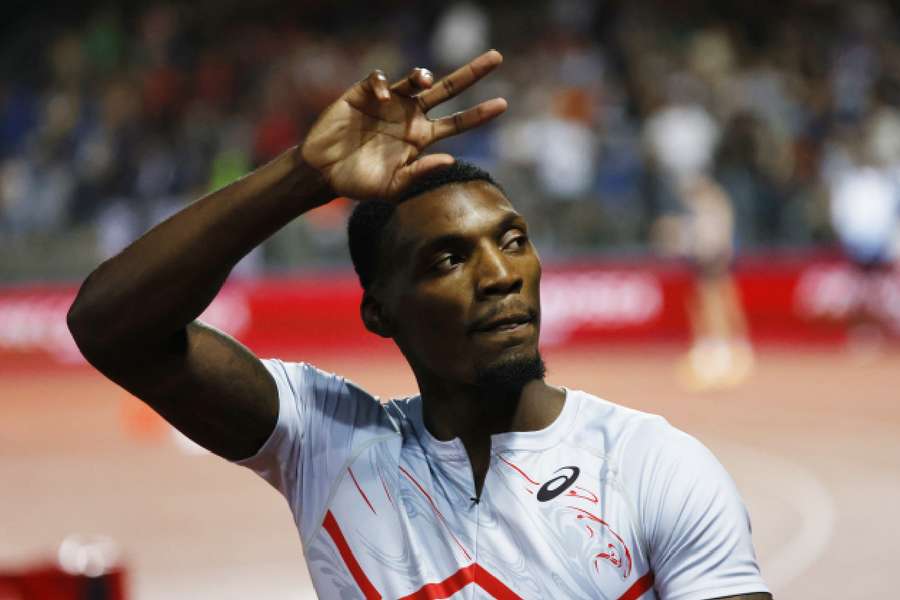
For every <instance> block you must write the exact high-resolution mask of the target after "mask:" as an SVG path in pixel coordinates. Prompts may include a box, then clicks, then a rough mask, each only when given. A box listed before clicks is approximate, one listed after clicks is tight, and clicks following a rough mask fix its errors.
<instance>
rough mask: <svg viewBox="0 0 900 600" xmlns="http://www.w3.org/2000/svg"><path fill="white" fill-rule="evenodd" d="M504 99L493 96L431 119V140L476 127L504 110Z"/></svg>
mask: <svg viewBox="0 0 900 600" xmlns="http://www.w3.org/2000/svg"><path fill="white" fill-rule="evenodd" d="M506 106H507V104H506V100H504V99H503V98H494V99H493V100H486V101H485V102H482V103H481V104H477V105H475V106H473V107H472V108H470V109H468V110H464V111H462V112H458V113H454V114H452V115H449V116H447V117H443V118H440V119H437V120H435V121H432V140H431V141H432V142H434V141H437V140H440V139H443V138H445V137H449V136H451V135H456V134H457V133H462V132H463V131H466V130H467V129H472V128H473V127H478V126H479V125H483V124H484V123H487V122H488V121H490V120H491V119H493V118H494V117H496V116H498V115H501V114H503V112H504V111H506Z"/></svg>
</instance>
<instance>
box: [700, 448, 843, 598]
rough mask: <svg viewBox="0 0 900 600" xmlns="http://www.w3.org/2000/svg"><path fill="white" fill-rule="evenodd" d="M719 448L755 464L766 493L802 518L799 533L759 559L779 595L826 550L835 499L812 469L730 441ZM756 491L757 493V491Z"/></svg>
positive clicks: (754, 469)
mask: <svg viewBox="0 0 900 600" xmlns="http://www.w3.org/2000/svg"><path fill="white" fill-rule="evenodd" d="M717 446H718V447H719V448H722V449H723V451H724V452H723V454H725V455H726V456H728V457H729V458H736V459H738V460H739V461H741V462H742V463H743V464H746V465H752V466H753V472H754V473H755V474H757V475H760V474H764V476H765V479H766V481H767V485H766V491H767V492H768V493H770V494H771V495H774V496H777V497H778V498H779V499H781V500H783V501H784V502H785V503H786V504H788V505H789V506H791V507H792V508H793V509H794V510H795V511H796V513H797V514H798V515H800V519H801V522H800V526H799V531H798V533H797V534H796V535H794V536H792V537H791V538H790V539H788V540H787V541H786V542H785V543H784V544H782V545H781V547H779V548H778V549H777V550H776V551H775V552H772V553H770V554H769V555H768V556H766V557H761V558H760V569H761V570H762V575H763V578H764V579H765V580H766V583H767V584H768V585H769V588H770V589H771V591H772V593H773V594H774V595H776V596H777V594H778V593H779V592H780V591H782V590H783V589H784V588H786V587H787V586H788V585H789V584H790V583H791V582H793V581H794V580H795V579H797V578H798V577H800V576H801V575H802V574H803V573H804V572H805V571H806V570H807V569H809V568H810V567H811V566H812V565H814V564H815V563H816V561H818V560H819V558H820V557H821V556H822V554H823V553H824V552H825V550H826V549H827V547H828V543H829V541H831V538H832V535H833V534H834V529H835V523H836V521H837V508H836V507H835V501H834V497H833V496H832V494H831V492H829V491H828V489H827V488H826V487H825V485H824V484H823V483H822V482H821V481H820V480H819V479H818V478H817V477H816V476H815V474H814V473H813V472H812V471H811V470H810V469H808V468H807V467H805V466H803V465H801V464H799V463H797V462H794V461H791V460H788V459H786V458H784V457H782V456H776V455H772V454H768V453H766V452H762V451H760V450H758V449H757V448H754V447H751V446H746V445H744V444H736V443H734V442H730V441H729V442H723V443H721V444H717ZM745 479H749V477H746V478H745ZM748 491H749V490H748ZM754 492H755V493H758V492H757V490H756V489H754ZM750 516H751V518H753V519H754V520H758V519H759V518H760V516H761V515H760V516H754V515H753V513H752V512H751V515H750Z"/></svg>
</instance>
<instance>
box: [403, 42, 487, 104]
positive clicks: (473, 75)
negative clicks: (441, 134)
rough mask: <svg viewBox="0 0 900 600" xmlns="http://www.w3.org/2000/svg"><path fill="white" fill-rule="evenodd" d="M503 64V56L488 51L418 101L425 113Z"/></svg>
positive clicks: (423, 93)
mask: <svg viewBox="0 0 900 600" xmlns="http://www.w3.org/2000/svg"><path fill="white" fill-rule="evenodd" d="M502 62H503V55H502V54H500V53H499V52H497V51H496V50H488V51H487V52H485V53H484V54H482V55H481V56H479V57H477V58H475V59H474V60H472V61H471V62H469V63H468V64H465V65H463V66H462V67H460V68H458V69H457V70H455V71H453V72H452V73H450V74H449V75H447V76H446V77H444V78H443V79H441V80H440V81H438V82H436V83H435V84H434V85H432V86H431V89H429V90H425V91H424V92H422V93H421V94H419V95H418V96H416V100H418V102H419V106H420V107H421V108H422V110H423V111H425V112H427V111H428V110H430V109H432V108H434V107H435V106H437V105H438V104H440V103H441V102H446V101H447V100H449V99H450V98H452V97H454V96H456V95H457V94H459V93H460V92H462V91H463V90H465V89H466V88H468V87H470V86H471V85H472V84H473V83H475V82H476V81H478V80H479V79H481V78H482V77H484V76H485V75H487V74H488V73H490V72H491V71H493V70H494V69H496V68H497V67H498V66H499V65H500V63H502Z"/></svg>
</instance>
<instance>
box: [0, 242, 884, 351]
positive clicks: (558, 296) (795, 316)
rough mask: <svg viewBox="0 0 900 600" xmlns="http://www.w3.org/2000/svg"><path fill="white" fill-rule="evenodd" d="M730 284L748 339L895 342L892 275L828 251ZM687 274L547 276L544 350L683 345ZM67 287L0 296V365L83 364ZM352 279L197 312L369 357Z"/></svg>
mask: <svg viewBox="0 0 900 600" xmlns="http://www.w3.org/2000/svg"><path fill="white" fill-rule="evenodd" d="M735 277H736V280H737V283H738V288H739V291H740V295H741V298H742V301H743V303H744V307H745V310H746V312H747V315H748V320H749V324H750V329H751V334H752V336H753V338H754V341H756V342H763V343H764V342H773V341H774V342H789V343H831V344H833V343H838V342H841V341H842V340H844V338H845V335H846V330H847V319H848V317H849V316H851V315H852V314H854V313H855V312H857V311H858V310H859V309H860V308H861V307H865V308H866V310H867V311H868V312H870V313H872V314H877V315H878V316H879V318H880V319H881V321H882V322H883V323H884V325H885V327H886V328H887V329H889V330H892V331H893V332H895V333H900V271H898V270H896V269H895V270H894V271H888V272H881V273H874V274H873V273H869V274H864V273H862V272H861V271H859V270H858V269H856V268H855V267H853V266H852V265H849V264H847V263H846V262H844V261H843V260H841V258H840V256H839V255H837V254H836V253H831V254H829V253H818V254H814V255H809V254H807V255H802V256H800V255H773V256H767V257H758V258H751V259H743V260H742V261H741V262H739V263H738V264H737V265H736V268H735ZM693 281H694V280H693V274H692V272H691V271H690V269H689V268H687V267H686V266H685V265H683V264H680V263H677V262H665V261H659V260H653V259H643V260H634V261H620V262H608V261H599V262H598V261H595V262H583V263H572V264H565V265H552V266H548V267H546V268H545V271H544V279H543V283H542V290H541V302H542V311H543V323H542V342H543V344H544V345H545V346H548V347H558V346H565V345H572V344H582V343H615V342H658V341H671V340H676V341H677V340H687V339H688V337H689V329H688V320H687V314H686V309H685V306H686V302H687V300H688V298H689V295H690V293H691V290H692V288H693ZM75 292H76V288H75V287H74V286H29V287H13V288H6V289H0V365H6V366H9V365H11V364H12V365H16V364H24V362H25V361H29V359H30V362H35V360H34V359H37V362H45V363H47V364H53V365H61V364H80V363H81V362H82V359H81V357H80V355H79V353H78V351H77V348H76V347H75V344H74V342H73V340H72V339H71V336H70V335H69V332H68V330H67V328H66V324H65V315H66V311H67V310H68V307H69V305H70V304H71V302H72V300H73V298H74V296H75ZM360 296H361V291H360V288H359V285H358V284H357V282H356V279H355V276H354V275H353V273H352V272H350V271H346V272H341V273H337V274H333V275H329V276H298V277H294V278H286V279H274V278H268V279H260V280H244V281H230V282H229V283H228V284H227V285H226V286H225V288H224V289H223V290H222V292H221V293H220V294H219V296H218V297H217V298H216V300H215V301H214V302H213V303H212V304H211V305H210V307H209V308H208V309H207V311H206V312H205V313H204V315H203V317H202V318H203V319H204V320H205V321H207V322H209V323H211V324H212V325H214V326H216V327H219V328H221V329H223V330H225V331H227V332H229V333H231V334H232V335H234V336H235V337H237V338H238V339H240V340H241V341H243V342H244V343H246V344H247V345H249V346H250V347H251V348H253V349H254V350H255V351H256V352H258V353H260V354H262V355H272V354H277V353H279V352H284V351H286V350H287V351H291V352H292V354H296V353H297V352H302V351H304V350H310V351H315V352H317V353H321V352H329V351H336V352H371V351H377V350H379V349H385V348H388V347H390V342H388V341H385V340H383V339H381V338H378V337H376V336H374V335H372V334H369V333H367V332H366V331H365V330H364V328H363V326H362V323H361V321H360V317H359V299H360Z"/></svg>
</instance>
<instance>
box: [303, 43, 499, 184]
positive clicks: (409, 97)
mask: <svg viewBox="0 0 900 600" xmlns="http://www.w3.org/2000/svg"><path fill="white" fill-rule="evenodd" d="M501 62H503V56H502V55H501V54H500V53H499V52H497V51H496V50H490V51H488V52H485V53H484V54H482V55H481V56H479V57H478V58H476V59H474V60H473V61H471V62H469V63H468V64H466V65H464V66H462V67H460V68H459V69H457V70H456V71H454V72H453V73H451V74H450V75H447V76H446V77H444V78H443V79H441V80H440V81H438V82H437V83H433V79H432V76H431V73H430V72H429V71H428V70H427V69H413V71H412V72H411V73H410V74H409V76H407V77H406V78H404V79H402V80H400V81H398V82H396V83H394V84H393V85H388V82H387V79H386V77H385V76H384V74H383V73H382V72H381V71H373V72H372V73H370V74H369V76H368V77H366V78H365V79H363V80H362V81H359V82H357V83H356V84H354V85H353V86H352V87H351V88H350V89H348V90H347V91H346V92H344V94H343V95H342V96H341V97H340V98H339V99H338V100H337V101H336V102H334V103H333V104H332V105H331V106H329V107H328V108H327V109H325V111H324V112H323V113H322V115H321V116H320V117H319V119H318V120H317V121H316V123H315V125H313V127H312V129H311V130H310V132H309V135H308V136H307V137H306V140H305V141H304V143H303V145H302V147H301V150H300V151H301V155H302V157H303V159H304V161H305V162H306V163H307V164H309V165H310V166H312V167H313V168H315V169H317V170H318V171H319V172H320V173H321V174H322V175H323V176H324V177H325V179H326V181H327V182H328V183H329V185H330V186H331V189H332V191H333V192H334V193H335V194H337V195H339V196H349V197H351V198H357V199H366V198H384V199H389V198H391V197H393V196H396V195H397V194H398V193H400V192H401V191H403V189H404V188H406V187H407V186H408V185H409V184H410V183H411V182H412V181H413V179H415V178H416V177H418V176H420V175H423V174H424V173H426V172H428V171H430V170H432V169H435V168H438V167H441V166H444V165H449V164H451V163H453V157H452V156H450V155H449V154H430V155H426V156H421V154H422V152H423V151H424V150H425V148H427V147H428V146H429V145H431V144H433V143H434V142H436V141H438V140H440V139H443V138H445V137H449V136H451V135H456V134H458V133H462V132H463V131H466V130H468V129H471V128H473V127H478V126H479V125H482V124H484V123H486V122H487V121H490V120H491V119H493V118H494V117H496V116H497V115H499V114H501V113H503V111H505V110H506V100H504V99H503V98H494V99H492V100H487V101H485V102H481V103H480V104H477V105H475V106H473V107H472V108H469V109H467V110H464V111H461V112H458V113H455V114H453V115H450V116H447V117H443V118H440V119H435V120H431V119H429V118H428V117H427V114H426V113H427V112H428V111H429V110H431V109H432V108H434V107H435V106H437V105H438V104H441V103H442V102H445V101H446V100H449V99H450V98H452V97H454V96H456V95H457V94H459V93H460V92H462V91H463V90H465V89H466V88H468V87H470V86H471V85H472V84H474V83H475V82H477V81H478V80H479V79H481V78H482V77H484V76H485V75H487V74H488V73H490V72H491V71H493V70H494V69H495V68H497V66H499V65H500V63H501Z"/></svg>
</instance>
